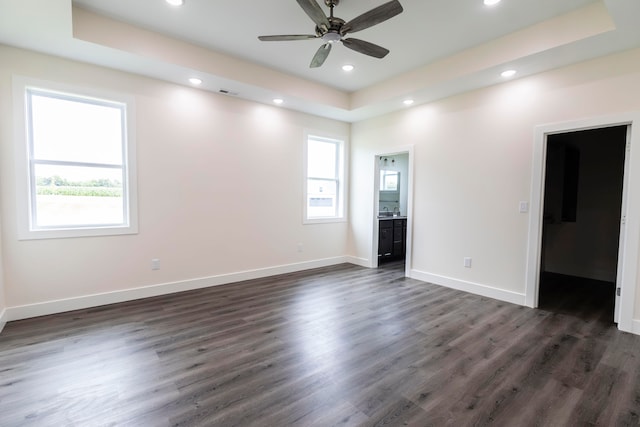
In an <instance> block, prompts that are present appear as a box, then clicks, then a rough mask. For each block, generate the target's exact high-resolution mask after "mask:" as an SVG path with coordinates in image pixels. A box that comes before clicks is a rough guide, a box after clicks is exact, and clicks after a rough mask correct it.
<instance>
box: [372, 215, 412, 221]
mask: <svg viewBox="0 0 640 427" xmlns="http://www.w3.org/2000/svg"><path fill="white" fill-rule="evenodd" d="M378 219H379V220H380V221H387V220H389V219H407V216H406V215H398V216H386V215H385V216H378Z"/></svg>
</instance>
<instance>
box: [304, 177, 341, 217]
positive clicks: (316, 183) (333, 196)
mask: <svg viewBox="0 0 640 427" xmlns="http://www.w3.org/2000/svg"><path fill="white" fill-rule="evenodd" d="M337 193H338V192H337V182H336V181H329V180H318V179H308V180H307V217H309V218H325V217H335V216H337V214H338V199H337V195H338V194H337Z"/></svg>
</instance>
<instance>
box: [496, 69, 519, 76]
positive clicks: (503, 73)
mask: <svg viewBox="0 0 640 427" xmlns="http://www.w3.org/2000/svg"><path fill="white" fill-rule="evenodd" d="M500 75H501V76H502V77H513V76H515V75H516V70H507V71H503V72H502V73H500Z"/></svg>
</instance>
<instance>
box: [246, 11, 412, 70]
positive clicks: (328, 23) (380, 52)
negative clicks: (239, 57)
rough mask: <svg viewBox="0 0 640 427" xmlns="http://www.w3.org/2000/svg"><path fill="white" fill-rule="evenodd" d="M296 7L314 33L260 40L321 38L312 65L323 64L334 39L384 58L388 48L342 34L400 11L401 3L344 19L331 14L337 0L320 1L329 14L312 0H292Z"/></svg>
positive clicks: (318, 65)
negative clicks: (320, 44)
mask: <svg viewBox="0 0 640 427" xmlns="http://www.w3.org/2000/svg"><path fill="white" fill-rule="evenodd" d="M296 1H297V2H298V4H299V5H300V7H302V9H303V10H304V11H305V12H306V14H307V15H309V17H310V18H311V20H312V21H313V22H314V23H315V24H316V33H315V34H296V35H282V36H260V37H258V39H260V40H262V41H290V40H309V39H322V40H323V41H324V44H323V45H322V46H320V49H318V51H317V52H316V54H315V55H314V57H313V59H312V60H311V64H310V65H309V67H311V68H316V67H320V66H321V65H322V64H324V61H325V60H326V59H327V56H329V52H331V47H332V46H333V44H334V43H337V42H342V44H343V45H345V46H346V47H348V48H349V49H352V50H355V51H356V52H360V53H363V54H365V55H369V56H373V57H374V58H384V57H385V56H386V55H387V54H388V53H389V50H388V49H385V48H383V47H381V46H378V45H375V44H373V43H369V42H367V41H364V40H360V39H354V38H344V36H346V35H347V34H348V33H355V32H356V31H361V30H364V29H366V28H369V27H372V26H374V25H376V24H379V23H381V22H384V21H386V20H387V19H390V18H393V17H394V16H396V15H398V14H399V13H401V12H402V10H403V9H402V5H401V4H400V2H399V1H398V0H392V1H390V2H388V3H385V4H383V5H381V6H378V7H376V8H373V9H371V10H370V11H368V12H365V13H363V14H362V15H360V16H358V17H356V18H354V19H352V20H351V21H349V22H345V21H344V20H343V19H340V18H338V17H335V16H333V8H334V7H336V6H337V5H338V4H339V3H340V0H324V4H326V5H327V6H328V7H329V10H330V11H329V16H326V15H325V14H324V12H323V11H322V8H321V7H320V5H319V4H318V3H317V2H316V0H296Z"/></svg>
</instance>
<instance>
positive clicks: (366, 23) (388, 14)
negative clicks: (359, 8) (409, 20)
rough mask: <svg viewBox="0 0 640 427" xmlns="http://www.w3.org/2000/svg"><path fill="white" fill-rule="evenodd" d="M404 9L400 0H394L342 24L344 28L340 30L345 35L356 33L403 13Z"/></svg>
mask: <svg viewBox="0 0 640 427" xmlns="http://www.w3.org/2000/svg"><path fill="white" fill-rule="evenodd" d="M403 10H404V9H402V5H401V4H400V2H399V1H398V0H392V1H390V2H388V3H385V4H383V5H381V6H378V7H376V8H374V9H371V10H370V11H368V12H365V13H363V14H362V15H360V16H358V17H355V18H353V19H352V20H351V21H349V22H347V23H346V24H344V25H343V26H342V30H341V31H340V32H341V33H342V35H345V34H347V33H355V32H356V31H361V30H364V29H365V28H369V27H372V26H374V25H376V24H379V23H381V22H384V21H386V20H387V19H390V18H393V17H394V16H396V15H398V14H400V13H402V11H403Z"/></svg>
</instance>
